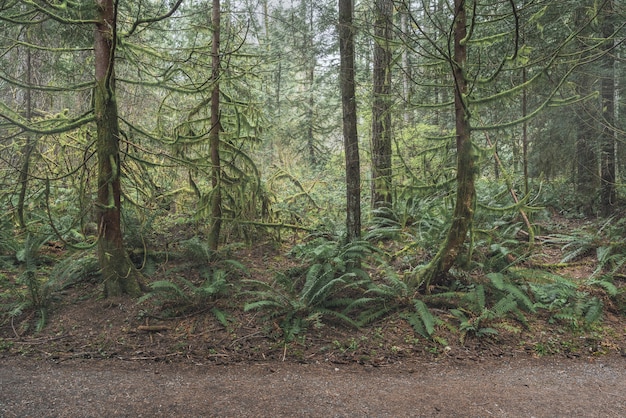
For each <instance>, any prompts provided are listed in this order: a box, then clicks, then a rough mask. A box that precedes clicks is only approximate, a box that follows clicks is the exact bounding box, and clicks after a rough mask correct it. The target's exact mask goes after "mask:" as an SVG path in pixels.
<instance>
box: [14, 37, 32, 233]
mask: <svg viewBox="0 0 626 418" xmlns="http://www.w3.org/2000/svg"><path fill="white" fill-rule="evenodd" d="M26 41H27V42H30V39H29V38H28V32H27V38H26ZM32 75H33V66H32V57H31V51H30V48H26V109H25V110H26V120H27V121H29V122H30V120H31V118H32V110H33V104H32V87H31V85H32ZM34 150H35V142H34V141H33V138H32V134H31V133H30V132H27V133H26V143H25V144H24V147H23V148H22V158H23V160H22V168H21V170H20V175H19V182H20V193H19V195H18V199H17V222H18V224H19V226H20V228H22V229H24V228H26V219H25V216H24V206H25V205H26V192H27V191H28V177H29V173H30V158H31V155H32V154H33V151H34Z"/></svg>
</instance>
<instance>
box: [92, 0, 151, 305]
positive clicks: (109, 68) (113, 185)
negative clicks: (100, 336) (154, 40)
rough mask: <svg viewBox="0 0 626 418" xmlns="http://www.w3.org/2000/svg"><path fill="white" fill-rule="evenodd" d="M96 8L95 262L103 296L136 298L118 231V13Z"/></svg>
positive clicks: (134, 275)
mask: <svg viewBox="0 0 626 418" xmlns="http://www.w3.org/2000/svg"><path fill="white" fill-rule="evenodd" d="M96 6H97V8H98V13H99V19H98V23H97V24H96V29H95V36H94V37H95V44H94V52H95V65H96V69H95V71H96V88H95V93H94V94H95V97H94V101H95V116H96V126H97V134H98V136H97V142H96V143H97V145H96V146H97V155H98V201H97V203H96V207H97V211H96V213H97V217H98V224H99V234H100V239H99V241H98V258H99V261H100V268H101V270H102V276H103V279H104V293H105V296H107V297H110V296H119V295H123V294H125V295H130V296H138V295H139V294H140V293H141V289H140V287H139V277H140V273H139V272H138V271H137V270H136V269H135V267H134V266H133V264H132V262H131V261H130V259H129V257H128V254H127V253H126V251H125V249H124V243H123V239H122V228H121V194H122V193H121V184H120V175H121V166H120V148H119V122H118V117H117V103H116V98H115V72H114V63H115V39H116V35H117V34H116V26H115V25H116V14H117V10H116V4H115V3H114V1H113V0H97V1H96Z"/></svg>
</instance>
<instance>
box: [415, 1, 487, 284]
mask: <svg viewBox="0 0 626 418" xmlns="http://www.w3.org/2000/svg"><path fill="white" fill-rule="evenodd" d="M466 3H467V2H466V1H465V0H455V1H454V16H455V25H454V58H453V62H452V63H451V64H452V72H453V76H454V86H455V88H454V111H455V120H456V126H455V127H456V150H457V190H456V204H455V207H454V216H453V220H452V224H451V225H450V229H449V231H448V234H447V237H446V240H445V241H444V244H443V245H442V247H441V248H440V250H439V252H438V253H437V255H436V256H435V258H434V259H433V260H432V261H431V262H430V263H429V264H428V266H427V267H426V268H425V270H424V271H423V273H422V275H421V276H420V282H423V284H424V286H425V288H426V291H427V292H428V291H430V286H431V285H436V284H437V283H438V281H441V280H442V279H443V278H444V276H445V275H446V274H447V273H448V271H449V270H450V268H452V266H453V265H454V264H455V262H456V260H457V257H458V256H459V254H460V252H461V250H462V249H463V244H464V243H465V240H466V237H467V233H468V231H469V229H470V227H471V224H472V220H473V218H474V205H475V201H476V189H475V177H476V167H475V164H476V161H475V160H476V155H475V152H474V150H473V144H472V142H471V126H470V113H469V110H468V108H467V102H466V95H467V80H466V78H465V75H464V71H463V68H464V65H465V61H466V57H467V48H466V41H467V39H466V36H467V16H466V11H465V5H466Z"/></svg>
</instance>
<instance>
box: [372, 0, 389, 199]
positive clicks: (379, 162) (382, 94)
mask: <svg viewBox="0 0 626 418" xmlns="http://www.w3.org/2000/svg"><path fill="white" fill-rule="evenodd" d="M374 9H375V17H374V37H375V39H374V71H373V81H374V83H373V84H374V101H373V105H372V208H373V209H376V208H380V207H384V206H386V207H391V205H392V203H393V199H392V170H391V153H392V151H391V149H392V148H391V39H392V34H391V23H392V21H391V19H392V17H393V3H392V2H391V0H376V1H375V4H374Z"/></svg>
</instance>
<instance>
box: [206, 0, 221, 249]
mask: <svg viewBox="0 0 626 418" xmlns="http://www.w3.org/2000/svg"><path fill="white" fill-rule="evenodd" d="M211 26H212V27H213V45H211V70H212V71H211V74H212V75H211V79H212V81H213V91H212V92H211V131H210V132H209V146H210V148H211V186H212V187H213V190H212V192H211V193H212V194H211V229H210V231H209V248H211V250H213V251H217V249H218V247H219V241H220V232H221V229H222V191H221V187H222V186H221V178H222V167H221V161H220V127H221V125H220V84H219V77H220V0H213V5H212V11H211Z"/></svg>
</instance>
